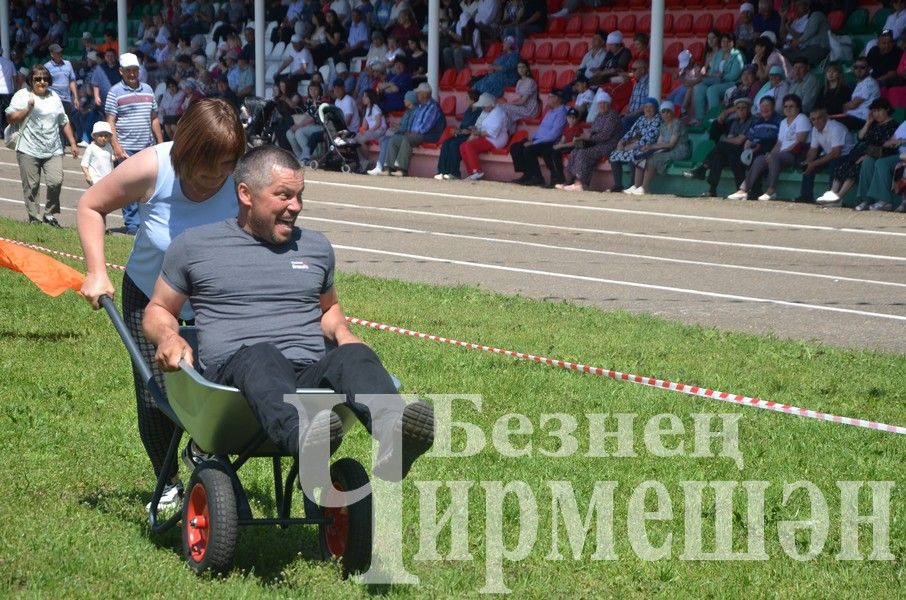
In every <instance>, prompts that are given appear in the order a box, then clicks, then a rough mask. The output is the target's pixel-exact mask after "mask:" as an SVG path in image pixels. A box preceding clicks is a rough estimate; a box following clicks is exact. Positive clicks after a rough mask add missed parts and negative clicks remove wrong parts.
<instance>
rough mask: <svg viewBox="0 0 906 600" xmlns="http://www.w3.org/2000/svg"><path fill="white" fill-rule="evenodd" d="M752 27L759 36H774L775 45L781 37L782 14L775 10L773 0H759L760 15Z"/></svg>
mask: <svg viewBox="0 0 906 600" xmlns="http://www.w3.org/2000/svg"><path fill="white" fill-rule="evenodd" d="M752 26H753V28H754V29H755V33H756V34H757V35H759V36H761V35H764V34H765V33H766V32H771V33H773V34H774V43H775V44H776V43H777V39H778V37H779V36H780V13H779V12H777V11H776V10H774V3H773V1H772V0H758V14H756V15H755V16H754V17H753V19H752Z"/></svg>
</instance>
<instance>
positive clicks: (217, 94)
mask: <svg viewBox="0 0 906 600" xmlns="http://www.w3.org/2000/svg"><path fill="white" fill-rule="evenodd" d="M214 86H215V88H214V90H212V91H211V92H208V93H205V94H202V96H203V97H207V98H223V99H224V100H226V101H227V102H229V104H230V106H232V107H233V108H234V109H236V112H237V113H238V112H239V106H240V102H241V101H240V99H239V96H238V95H237V94H236V92H235V91H233V89H232V88H231V87H230V82H229V80H228V79H227V77H226V75H221V76H220V77H218V78H217V80H216V81H215V82H214ZM206 87H207V86H206Z"/></svg>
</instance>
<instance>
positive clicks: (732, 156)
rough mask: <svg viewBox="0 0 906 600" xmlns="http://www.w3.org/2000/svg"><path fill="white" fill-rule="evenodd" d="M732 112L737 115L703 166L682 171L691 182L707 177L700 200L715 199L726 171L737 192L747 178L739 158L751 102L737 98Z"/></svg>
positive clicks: (749, 116)
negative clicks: (705, 186)
mask: <svg viewBox="0 0 906 600" xmlns="http://www.w3.org/2000/svg"><path fill="white" fill-rule="evenodd" d="M733 108H735V109H736V115H735V116H734V117H733V118H731V119H729V128H728V130H727V133H726V135H725V136H724V137H723V139H721V140H719V141H718V142H717V145H716V146H714V149H713V150H711V152H709V153H708V155H707V156H706V157H705V160H703V161H702V164H700V165H698V166H697V167H695V168H694V169H692V170H691V171H683V175H684V176H686V177H692V178H694V179H705V177H706V176H707V178H708V192H707V193H705V194H702V196H706V197H712V198H716V197H717V186H718V184H719V183H720V176H721V173H722V172H723V170H724V168H725V167H730V169H731V170H732V171H733V177H734V178H735V180H736V187H737V188H738V187H739V184H741V183H742V182H743V180H744V179H745V177H746V167H745V165H743V164H742V162H741V161H740V156H741V155H742V151H743V149H744V148H745V143H746V139H747V137H748V136H747V134H748V131H749V126H750V125H751V124H752V121H753V117H752V100H751V99H750V98H748V97H747V96H743V97H741V98H737V99H736V101H735V102H734V103H733Z"/></svg>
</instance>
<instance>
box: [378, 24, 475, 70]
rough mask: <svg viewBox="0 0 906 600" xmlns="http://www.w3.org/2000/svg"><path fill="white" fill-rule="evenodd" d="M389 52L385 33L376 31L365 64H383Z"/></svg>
mask: <svg viewBox="0 0 906 600" xmlns="http://www.w3.org/2000/svg"><path fill="white" fill-rule="evenodd" d="M387 50H388V48H387V43H386V41H385V39H384V32H383V31H374V32H373V33H372V34H371V45H369V46H368V53H367V54H366V55H365V64H366V65H372V64H374V63H376V62H380V63H383V62H384V57H385V56H386V55H387ZM463 64H465V63H463Z"/></svg>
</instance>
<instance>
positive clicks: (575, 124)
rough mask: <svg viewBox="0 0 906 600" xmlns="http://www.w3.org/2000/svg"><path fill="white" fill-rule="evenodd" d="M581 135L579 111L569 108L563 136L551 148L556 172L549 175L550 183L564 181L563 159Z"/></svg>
mask: <svg viewBox="0 0 906 600" xmlns="http://www.w3.org/2000/svg"><path fill="white" fill-rule="evenodd" d="M580 135H582V123H581V122H580V120H579V111H578V110H576V109H575V108H571V109H569V110H568V111H566V127H564V128H563V135H562V136H561V137H560V141H559V142H557V143H556V144H554V147H553V149H552V150H553V156H554V160H553V165H554V169H555V170H556V172H555V173H551V183H553V184H557V183H563V182H565V181H566V179H565V178H564V177H563V157H564V156H566V155H568V154H569V153H570V152H572V151H573V148H574V147H575V142H574V140H575V139H576V138H577V137H579V136H580Z"/></svg>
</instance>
